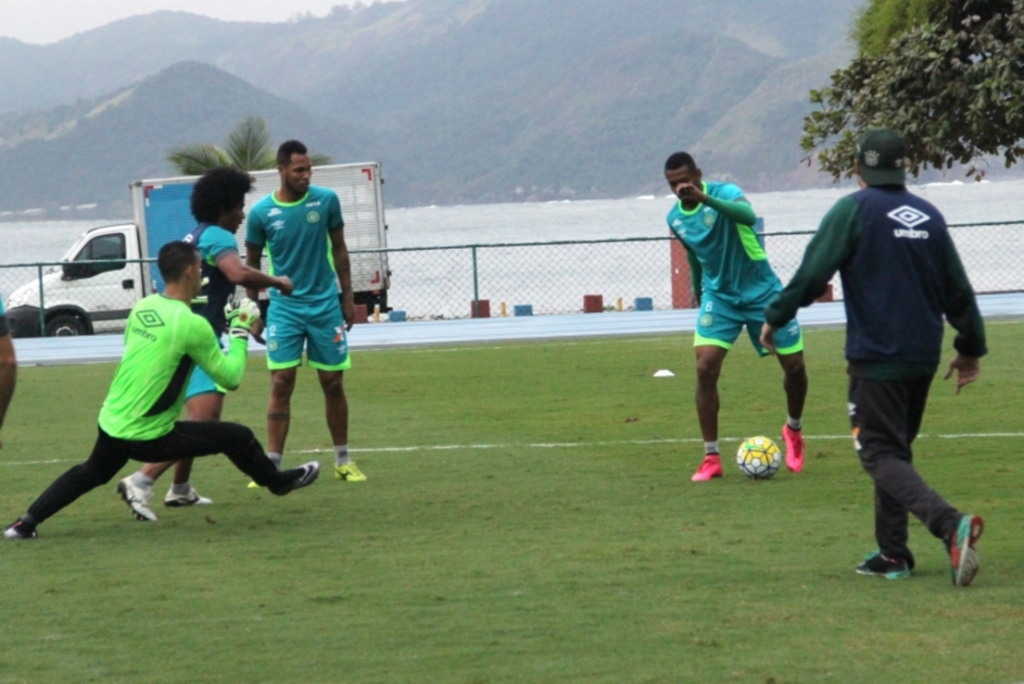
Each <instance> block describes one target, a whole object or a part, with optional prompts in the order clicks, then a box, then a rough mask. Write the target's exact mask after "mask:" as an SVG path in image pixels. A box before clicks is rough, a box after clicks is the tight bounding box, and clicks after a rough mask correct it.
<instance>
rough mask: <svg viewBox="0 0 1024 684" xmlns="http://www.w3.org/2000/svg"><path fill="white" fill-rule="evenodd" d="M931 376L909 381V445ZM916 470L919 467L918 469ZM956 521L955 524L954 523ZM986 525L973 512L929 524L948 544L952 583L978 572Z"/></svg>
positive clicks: (965, 582)
mask: <svg viewBox="0 0 1024 684" xmlns="http://www.w3.org/2000/svg"><path fill="white" fill-rule="evenodd" d="M931 381H932V378H931V377H924V378H920V379H919V380H917V381H913V382H911V383H910V400H909V407H910V408H909V411H908V415H907V433H906V435H907V436H906V439H907V446H908V448H909V446H910V445H911V444H913V442H914V440H915V439H916V438H917V433H918V431H919V430H920V429H921V421H922V419H923V418H924V410H925V406H926V405H927V403H928V391H929V389H930V388H931ZM915 473H916V471H915ZM954 522H955V524H953V523H954ZM983 529H984V522H983V521H982V519H981V517H980V516H977V515H972V514H970V513H961V514H959V517H957V518H956V519H955V521H951V522H947V523H946V524H944V525H939V526H938V529H937V530H933V529H931V528H929V530H930V531H931V532H932V534H935V535H936V536H940V535H941V538H942V540H943V543H944V544H945V545H946V551H947V552H948V553H949V560H950V565H951V566H952V580H953V584H954V585H955V586H958V587H966V586H967V585H969V584H970V583H971V582H972V581H973V580H974V576H975V575H976V574H977V573H978V568H979V567H980V561H979V559H978V554H977V552H976V551H975V549H974V545H975V544H976V543H977V541H978V538H979V537H980V536H981V533H982V530H983Z"/></svg>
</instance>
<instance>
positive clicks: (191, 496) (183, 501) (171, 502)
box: [164, 485, 213, 507]
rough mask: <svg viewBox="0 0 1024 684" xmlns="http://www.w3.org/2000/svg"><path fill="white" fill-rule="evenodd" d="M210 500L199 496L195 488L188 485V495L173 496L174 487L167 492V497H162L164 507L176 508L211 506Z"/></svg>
mask: <svg viewBox="0 0 1024 684" xmlns="http://www.w3.org/2000/svg"><path fill="white" fill-rule="evenodd" d="M212 503H213V501H212V500H211V499H207V498H206V497H205V496H199V492H197V491H196V488H195V487H193V486H191V485H189V488H188V494H175V493H174V487H171V489H170V490H168V492H167V496H165V497H164V506H171V507H178V506H197V505H198V506H205V505H207V504H212Z"/></svg>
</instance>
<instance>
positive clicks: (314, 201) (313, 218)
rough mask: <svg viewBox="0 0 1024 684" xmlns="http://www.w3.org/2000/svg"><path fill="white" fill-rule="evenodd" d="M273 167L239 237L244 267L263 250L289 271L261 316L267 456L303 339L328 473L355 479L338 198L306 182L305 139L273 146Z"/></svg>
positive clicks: (280, 270)
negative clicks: (283, 292) (274, 185)
mask: <svg viewBox="0 0 1024 684" xmlns="http://www.w3.org/2000/svg"><path fill="white" fill-rule="evenodd" d="M277 170H278V173H279V174H280V175H281V186H280V188H279V189H278V190H276V191H274V192H273V193H271V194H270V195H268V196H267V197H265V198H263V199H262V200H260V201H259V202H257V203H256V205H255V206H253V208H252V210H251V211H250V212H249V223H248V229H247V232H246V237H245V245H246V255H247V256H246V263H247V264H248V265H249V266H250V267H252V268H256V269H258V268H259V267H260V262H261V260H262V254H263V250H264V249H266V251H267V258H268V260H269V262H270V270H271V273H273V274H274V275H276V276H288V277H289V278H291V281H292V283H293V285H294V289H293V290H292V294H291V296H290V297H281V296H280V293H279V292H277V291H276V290H275V289H273V288H272V289H271V290H270V308H269V310H268V313H267V322H266V333H267V334H266V342H267V366H268V367H269V368H270V385H271V389H270V401H269V405H268V407H267V438H268V442H269V444H268V446H269V449H270V452H269V456H270V458H271V459H272V460H274V461H275V462H277V463H278V464H280V463H281V461H282V459H283V454H284V444H285V440H286V439H287V437H288V428H289V426H290V425H291V396H292V392H293V391H294V390H295V377H296V374H297V370H298V367H299V366H300V365H302V350H303V346H304V345H305V347H306V356H307V359H308V363H309V365H310V366H312V367H313V368H315V369H316V371H317V376H318V378H319V380H320V387H321V389H322V390H323V393H324V404H325V408H326V414H327V428H328V430H329V431H330V433H331V438H332V440H333V442H334V457H335V468H334V477H335V478H336V479H338V480H344V481H347V482H361V481H363V480H365V479H366V476H365V475H363V473H362V472H361V471H360V470H359V468H358V467H357V466H356V464H355V463H354V462H353V461H352V459H351V457H350V456H349V453H348V401H347V400H346V398H345V389H344V385H343V384H342V376H343V373H344V371H346V370H348V369H349V368H351V366H352V360H351V358H350V357H349V351H348V339H347V337H346V334H345V333H346V330H347V329H351V327H352V324H353V323H355V318H356V309H355V301H354V299H353V295H354V293H353V292H352V271H351V265H350V263H349V258H348V248H347V247H346V246H345V235H344V230H343V228H344V222H343V221H342V217H341V203H340V202H339V201H338V196H337V195H336V194H334V192H333V191H331V190H328V189H326V188H318V187H316V186H313V185H310V179H311V177H312V164H311V162H310V159H309V154H308V151H307V150H306V146H305V145H303V144H302V143H301V142H299V141H298V140H288V141H286V142H284V143H282V144H281V146H280V147H279V148H278V150H277ZM339 286H340V290H341V305H340V306H339V302H338V292H339ZM248 292H249V296H250V297H253V298H254V297H255V296H256V294H257V292H256V290H255V289H251V288H250V289H249V290H248ZM250 486H252V485H250Z"/></svg>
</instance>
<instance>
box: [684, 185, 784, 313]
mask: <svg viewBox="0 0 1024 684" xmlns="http://www.w3.org/2000/svg"><path fill="white" fill-rule="evenodd" d="M704 194H706V195H708V196H709V197H714V198H717V199H720V200H723V201H726V202H735V201H737V200H739V199H742V198H743V191H742V190H740V189H739V188H738V187H736V186H735V185H733V184H732V183H704ZM668 225H669V228H671V229H672V232H673V233H675V235H676V237H678V238H679V239H680V240H681V241H682V242H683V244H684V245H685V246H686V248H687V249H689V250H690V251H691V252H693V254H694V255H696V257H697V260H698V261H699V262H700V266H701V271H702V276H701V286H702V288H703V289H704V291H705V292H711V293H714V295H715V296H716V297H718V298H720V299H723V300H725V301H728V302H730V303H732V304H743V303H747V302H753V301H758V300H760V299H761V298H763V297H764V296H765V295H767V294H770V293H773V292H777V291H779V290H781V289H782V284H781V283H780V282H779V278H778V276H776V275H775V272H774V271H773V270H772V267H771V266H770V265H769V264H768V255H767V254H766V253H765V251H764V247H762V246H761V242H760V240H759V239H758V236H757V233H755V232H754V228H753V227H752V226H741V225H737V224H736V223H735V222H734V221H733V220H732V219H729V218H727V217H726V216H724V215H722V214H721V213H719V212H718V211H716V210H715V209H713V208H711V207H709V206H707V205H706V204H699V205H697V207H696V208H694V209H693V211H687V210H686V209H684V208H683V206H682V202H676V205H675V206H674V207H672V211H670V212H669V214H668Z"/></svg>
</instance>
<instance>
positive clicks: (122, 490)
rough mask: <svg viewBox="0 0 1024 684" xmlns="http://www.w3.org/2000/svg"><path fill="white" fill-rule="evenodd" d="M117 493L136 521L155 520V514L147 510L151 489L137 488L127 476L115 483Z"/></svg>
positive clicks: (151, 494) (130, 477)
mask: <svg viewBox="0 0 1024 684" xmlns="http://www.w3.org/2000/svg"><path fill="white" fill-rule="evenodd" d="M117 493H118V494H120V495H121V498H122V499H124V502H125V503H126V504H128V508H130V509H131V511H132V515H134V516H135V519H136V520H141V521H142V522H145V521H147V520H148V521H153V520H156V514H155V513H153V511H151V510H150V509H149V500H150V499H152V498H153V488H152V487H139V486H138V485H136V484H135V483H134V482H132V476H131V475H129V476H128V477H126V478H124V479H123V480H121V481H120V482H118V483H117Z"/></svg>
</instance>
